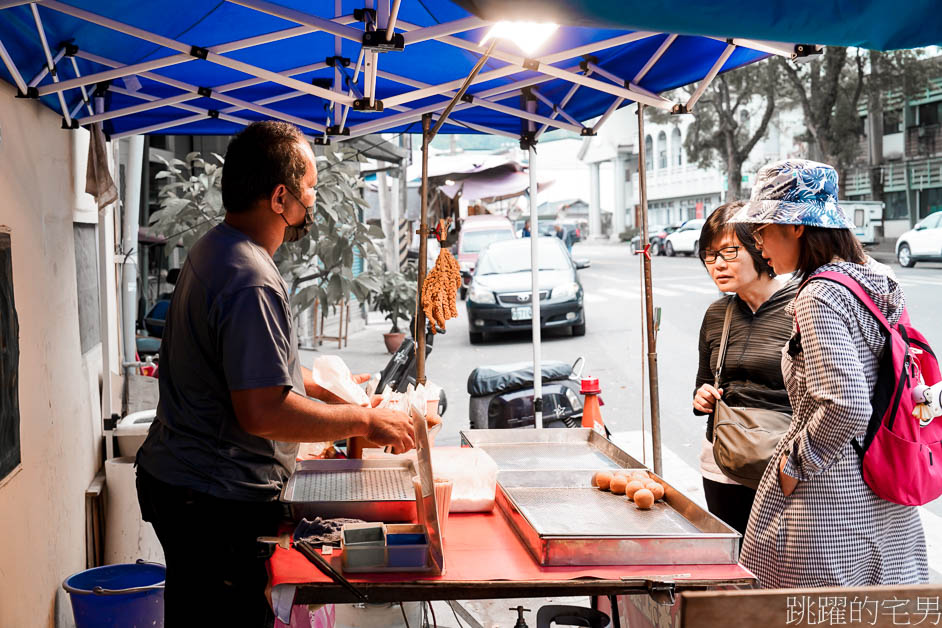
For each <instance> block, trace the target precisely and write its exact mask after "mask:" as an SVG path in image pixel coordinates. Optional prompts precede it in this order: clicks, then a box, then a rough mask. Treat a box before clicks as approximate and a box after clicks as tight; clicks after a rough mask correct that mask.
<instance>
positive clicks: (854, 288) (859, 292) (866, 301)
mask: <svg viewBox="0 0 942 628" xmlns="http://www.w3.org/2000/svg"><path fill="white" fill-rule="evenodd" d="M817 279H824V280H827V281H833V282H834V283H838V284H841V285H842V286H844V287H845V288H847V289H848V290H850V291H851V293H852V294H853V295H854V296H855V297H857V300H859V301H860V303H861V304H862V305H864V306H865V307H866V308H867V309H868V310H870V313H871V314H873V317H874V318H875V319H877V322H878V323H880V325H882V326H883V328H884V329H886V330H888V331H890V330H892V329H893V326H892V325H890V321H888V320H886V316H884V315H883V312H882V311H880V308H878V307H877V304H876V303H874V302H873V299H871V298H870V295H869V294H867V291H866V290H864V289H863V286H861V285H860V283H859V282H858V281H857V280H856V279H854V278H853V277H849V276H848V275H845V274H844V273H839V272H835V271H833V270H826V271H824V272H820V273H817V274H815V275H812V276H811V277H809V278H808V279H807V281H805V283H803V284H802V286H801V288H799V292H800V291H801V290H802V289H804V287H805V286H807V285H808V282H810V281H815V280H817ZM904 314H905V312H904ZM905 316H906V320H907V321H908V320H909V315H908V314H905ZM796 318H797V315H796ZM900 320H901V321H902V319H900ZM796 324H797V322H796Z"/></svg>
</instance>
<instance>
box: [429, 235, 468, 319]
mask: <svg viewBox="0 0 942 628" xmlns="http://www.w3.org/2000/svg"><path fill="white" fill-rule="evenodd" d="M460 287H461V267H460V266H459V265H458V261H457V260H455V258H454V256H452V254H451V252H450V251H449V250H448V249H446V248H442V249H441V250H440V251H439V252H438V259H436V260H435V266H434V267H433V268H432V270H431V272H430V273H429V274H428V276H427V277H426V278H425V281H424V282H423V284H422V310H423V311H424V312H425V316H426V317H427V318H428V319H429V320H430V321H431V322H432V333H433V334H434V333H437V331H438V330H439V329H441V330H444V329H445V321H447V320H449V319H452V318H457V317H458V306H457V299H458V288H460Z"/></svg>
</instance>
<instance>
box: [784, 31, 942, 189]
mask: <svg viewBox="0 0 942 628" xmlns="http://www.w3.org/2000/svg"><path fill="white" fill-rule="evenodd" d="M783 67H784V70H785V75H786V76H787V77H788V81H789V86H790V91H791V93H792V95H793V97H794V99H795V100H796V101H797V102H798V103H799V104H800V106H801V110H802V114H803V116H804V122H805V127H806V129H807V131H806V133H805V134H804V135H803V136H801V138H800V139H805V140H807V141H808V142H809V144H810V145H811V146H812V149H813V153H814V154H812V155H811V157H812V158H815V159H818V160H821V161H825V162H827V163H829V164H831V165H833V166H834V167H835V168H836V169H837V171H838V174H839V175H840V178H841V179H844V175H845V174H846V172H847V169H848V168H849V167H851V166H852V165H854V164H856V163H858V162H862V161H867V155H866V154H865V152H864V151H862V150H861V139H862V138H863V136H864V133H865V130H864V124H863V120H862V117H861V106H862V105H864V104H866V110H867V111H868V112H869V116H868V117H869V135H870V140H871V142H870V157H871V159H870V163H871V165H874V166H879V164H880V163H881V162H882V161H883V145H882V140H883V131H884V129H883V112H884V110H886V109H888V107H890V106H894V108H900V109H902V106H903V105H904V104H905V102H906V101H908V100H909V99H910V98H911V97H912V96H913V95H914V94H916V93H917V92H918V91H920V90H922V89H925V87H926V86H927V85H928V83H929V80H930V79H932V78H934V77H936V76H938V73H939V71H940V67H939V64H938V63H937V62H936V61H935V60H932V59H927V58H926V53H925V51H923V50H892V51H889V52H880V51H875V50H871V51H863V50H860V49H853V48H843V47H840V46H828V47H826V48H825V49H824V54H822V55H820V56H819V57H818V58H816V59H814V60H813V61H811V62H810V63H808V64H804V65H792V64H783ZM864 95H866V102H865V103H864V102H862V98H863V96H864ZM901 113H902V112H901ZM875 180H876V181H879V177H876V178H875ZM875 192H876V193H877V197H878V198H879V196H880V195H879V192H877V191H876V190H875Z"/></svg>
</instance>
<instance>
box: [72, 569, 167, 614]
mask: <svg viewBox="0 0 942 628" xmlns="http://www.w3.org/2000/svg"><path fill="white" fill-rule="evenodd" d="M166 574H167V569H166V568H165V567H164V566H163V565H158V564H156V563H142V562H139V563H131V564H122V565H106V566H104V567H95V568H94V569H87V570H85V571H80V572H79V573H77V574H73V575H71V576H69V577H68V578H66V579H65V582H63V583H62V588H63V589H65V590H66V591H68V593H69V597H70V598H71V599H72V615H73V616H74V617H75V626H76V628H132V627H135V626H156V627H162V626H163V625H164V579H165V577H166Z"/></svg>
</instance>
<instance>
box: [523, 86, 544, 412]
mask: <svg viewBox="0 0 942 628" xmlns="http://www.w3.org/2000/svg"><path fill="white" fill-rule="evenodd" d="M531 94H532V92H530V93H529V94H527V95H528V96H529V95H531ZM526 108H527V110H528V111H530V112H531V113H532V112H534V111H536V99H535V98H532V97H530V98H527V100H526ZM526 124H527V128H528V129H529V134H528V137H527V149H528V152H529V170H530V277H531V288H530V294H531V296H530V303H531V304H532V307H533V318H532V319H531V322H532V324H531V325H530V328H531V329H532V330H533V422H534V423H533V425H534V427H535V428H536V429H538V430H541V429H543V362H542V358H543V356H542V355H541V353H542V346H541V344H540V343H541V332H542V330H541V329H540V326H541V325H542V318H541V317H540V212H539V209H538V203H537V192H538V189H537V182H536V149H535V148H534V146H533V144H534V141H535V137H534V135H535V134H534V131H535V130H536V125H535V124H534V123H533V121H532V120H531V121H530V122H527V123H526Z"/></svg>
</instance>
